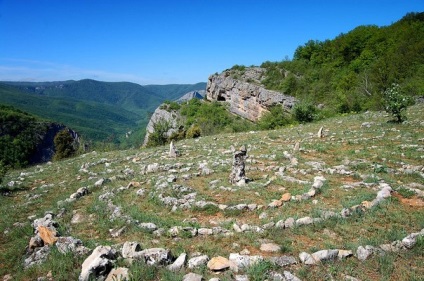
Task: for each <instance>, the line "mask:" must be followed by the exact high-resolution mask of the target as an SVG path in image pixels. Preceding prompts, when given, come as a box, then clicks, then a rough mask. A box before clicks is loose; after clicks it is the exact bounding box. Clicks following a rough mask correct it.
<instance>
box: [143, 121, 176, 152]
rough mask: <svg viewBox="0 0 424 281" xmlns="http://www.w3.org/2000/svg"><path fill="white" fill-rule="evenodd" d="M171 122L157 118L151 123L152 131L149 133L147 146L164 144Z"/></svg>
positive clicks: (166, 140)
mask: <svg viewBox="0 0 424 281" xmlns="http://www.w3.org/2000/svg"><path fill="white" fill-rule="evenodd" d="M170 128H171V123H170V122H169V121H167V120H165V119H160V120H158V121H157V122H156V123H155V124H154V125H153V132H152V133H151V134H150V135H149V140H148V142H147V146H148V147H153V146H159V145H164V144H166V143H167V142H168V131H169V129H170Z"/></svg>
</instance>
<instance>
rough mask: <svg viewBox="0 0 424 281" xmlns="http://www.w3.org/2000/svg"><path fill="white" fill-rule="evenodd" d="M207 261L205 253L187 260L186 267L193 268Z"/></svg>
mask: <svg viewBox="0 0 424 281" xmlns="http://www.w3.org/2000/svg"><path fill="white" fill-rule="evenodd" d="M208 261H209V257H208V256H207V255H201V256H197V257H194V258H191V259H189V260H188V268H190V269H193V268H197V267H199V266H202V265H205V264H206V263H207V262H208Z"/></svg>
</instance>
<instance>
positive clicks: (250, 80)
mask: <svg viewBox="0 0 424 281" xmlns="http://www.w3.org/2000/svg"><path fill="white" fill-rule="evenodd" d="M263 72H264V70H263V69H261V68H249V69H246V70H245V71H243V73H242V75H240V73H237V72H234V71H232V70H226V71H224V72H223V73H221V74H215V75H211V76H210V77H209V79H208V84H207V86H206V98H207V99H208V100H210V101H223V102H224V101H225V102H228V103H229V105H230V107H229V109H230V111H231V112H232V113H235V114H237V115H240V116H242V117H244V118H246V119H249V120H251V121H257V120H258V119H259V118H260V117H261V116H262V114H264V113H265V112H267V111H268V109H269V108H270V107H272V106H274V105H278V104H281V105H282V106H284V108H286V109H287V110H288V109H290V108H292V106H293V105H294V104H295V103H296V99H295V98H294V97H291V96H287V95H284V94H282V93H279V92H275V91H270V90H267V89H265V88H264V87H262V86H261V85H260V79H261V76H262V74H263ZM236 78H237V79H236ZM244 80H245V81H244Z"/></svg>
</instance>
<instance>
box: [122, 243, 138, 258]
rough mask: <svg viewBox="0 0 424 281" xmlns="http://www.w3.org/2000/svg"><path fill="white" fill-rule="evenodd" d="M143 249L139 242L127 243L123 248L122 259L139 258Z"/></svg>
mask: <svg viewBox="0 0 424 281" xmlns="http://www.w3.org/2000/svg"><path fill="white" fill-rule="evenodd" d="M141 250H142V248H141V246H140V244H138V243H137V242H128V241H127V242H125V243H124V245H123V246H122V251H121V252H122V257H123V258H124V259H133V258H137V257H138V256H139V255H140V252H141Z"/></svg>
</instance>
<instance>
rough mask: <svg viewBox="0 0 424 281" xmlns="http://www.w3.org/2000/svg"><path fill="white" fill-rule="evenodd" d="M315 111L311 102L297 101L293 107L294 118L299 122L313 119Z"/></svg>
mask: <svg viewBox="0 0 424 281" xmlns="http://www.w3.org/2000/svg"><path fill="white" fill-rule="evenodd" d="M316 113H317V109H316V107H315V106H314V105H313V104H311V103H297V104H296V105H295V106H294V108H293V115H294V118H295V120H296V121H298V122H301V123H307V122H312V121H314V120H315V118H316V116H315V115H316Z"/></svg>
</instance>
